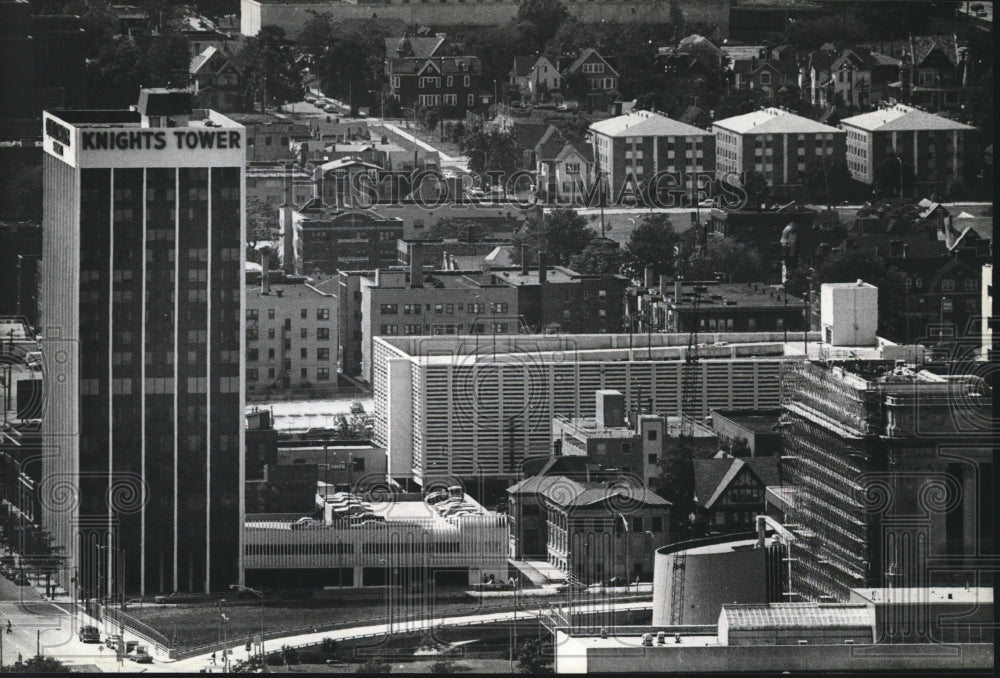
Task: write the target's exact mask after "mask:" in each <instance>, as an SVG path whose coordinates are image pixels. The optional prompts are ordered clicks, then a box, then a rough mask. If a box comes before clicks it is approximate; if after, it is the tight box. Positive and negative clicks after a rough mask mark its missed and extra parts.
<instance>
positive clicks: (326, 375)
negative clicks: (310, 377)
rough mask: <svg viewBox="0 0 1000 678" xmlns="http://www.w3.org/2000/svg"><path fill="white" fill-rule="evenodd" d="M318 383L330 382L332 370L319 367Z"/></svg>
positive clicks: (317, 371) (317, 372)
mask: <svg viewBox="0 0 1000 678" xmlns="http://www.w3.org/2000/svg"><path fill="white" fill-rule="evenodd" d="M316 381H330V368H329V367H317V368H316Z"/></svg>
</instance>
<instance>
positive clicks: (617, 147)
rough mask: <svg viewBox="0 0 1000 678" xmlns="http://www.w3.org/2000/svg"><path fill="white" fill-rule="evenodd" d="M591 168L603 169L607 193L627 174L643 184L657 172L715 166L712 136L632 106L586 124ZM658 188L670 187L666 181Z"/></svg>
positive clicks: (614, 190)
mask: <svg viewBox="0 0 1000 678" xmlns="http://www.w3.org/2000/svg"><path fill="white" fill-rule="evenodd" d="M590 131H591V136H592V143H593V148H594V171H595V173H600V172H605V173H607V182H608V184H607V189H608V191H609V192H610V194H611V199H614V198H615V197H616V196H618V195H619V194H620V193H621V191H622V188H623V186H624V184H625V182H626V180H627V179H628V177H632V178H633V179H634V180H635V181H636V182H637V183H638V184H640V185H644V184H645V183H646V182H649V181H650V180H651V179H652V177H654V176H655V175H656V174H657V172H682V173H685V174H688V173H691V172H696V171H706V172H712V171H714V170H715V156H716V153H715V144H716V139H715V136H714V135H713V134H712V133H711V132H708V131H706V130H703V129H701V128H698V127H694V126H693V125H688V124H686V123H683V122H679V121H677V120H672V119H671V118H668V117H666V116H665V115H660V114H659V113H653V112H651V111H634V112H632V113H628V114H626V115H620V116H618V117H615V118H609V119H607V120H601V121H600V122H595V123H594V124H592V125H591V126H590ZM661 186H662V188H663V189H664V190H666V189H667V188H672V187H673V186H668V185H667V184H666V182H664V183H663V184H661Z"/></svg>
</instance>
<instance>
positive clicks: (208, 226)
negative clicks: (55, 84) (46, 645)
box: [41, 89, 246, 597]
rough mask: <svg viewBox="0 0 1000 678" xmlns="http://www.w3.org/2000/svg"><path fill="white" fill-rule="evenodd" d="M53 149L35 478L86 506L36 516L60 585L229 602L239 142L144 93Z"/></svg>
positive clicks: (75, 125)
mask: <svg viewBox="0 0 1000 678" xmlns="http://www.w3.org/2000/svg"><path fill="white" fill-rule="evenodd" d="M44 132H45V137H44V148H45V155H44V165H43V171H44V175H43V178H44V195H43V200H44V209H45V217H44V223H43V229H44V232H45V233H47V234H49V235H48V236H47V237H46V238H45V239H44V243H43V256H42V260H43V262H44V270H43V274H42V280H43V283H42V300H41V314H42V325H43V327H44V328H45V329H44V332H43V342H42V350H43V352H44V361H43V364H44V370H43V374H44V390H45V399H46V405H47V409H46V412H45V417H44V424H43V433H44V436H45V439H46V440H48V441H50V443H51V445H52V446H53V449H52V452H51V454H46V455H45V456H44V457H43V461H42V464H43V472H44V473H43V475H44V476H45V477H46V478H48V479H50V480H49V482H52V483H55V485H53V486H52V491H53V492H55V491H57V490H56V489H55V488H56V487H58V486H61V484H66V485H67V486H70V485H71V486H72V487H73V488H74V490H75V492H76V495H75V496H76V497H77V501H76V502H74V503H73V504H72V505H70V506H66V505H61V504H52V503H51V502H48V503H47V505H46V502H43V514H42V524H43V526H44V528H45V529H47V530H48V531H50V532H51V533H52V535H53V536H54V538H55V542H54V543H55V544H56V545H58V546H62V547H64V548H65V553H66V554H67V556H69V563H68V567H67V568H66V569H64V570H61V571H60V572H59V574H58V575H57V578H58V579H59V581H60V584H61V585H62V586H64V587H66V588H67V589H69V590H72V589H73V587H74V582H73V581H71V578H72V577H74V572H76V573H77V574H76V579H75V585H76V586H78V587H79V590H81V595H84V596H86V597H99V596H101V595H107V594H108V592H110V591H129V592H140V593H150V592H157V591H160V592H170V591H178V590H180V591H212V590H220V589H225V588H226V587H227V586H229V585H230V584H232V583H234V582H237V581H239V579H240V576H241V559H242V548H241V542H240V523H241V513H242V507H241V503H240V496H241V495H240V493H241V487H242V483H243V440H244V438H243V430H244V424H243V400H244V383H243V379H244V374H243V354H244V351H243V349H244V344H243V314H244V298H243V267H244V254H243V253H244V251H245V247H246V243H245V238H244V223H243V222H244V213H243V202H244V196H243V167H244V163H245V148H244V142H245V135H244V129H243V127H241V126H240V125H238V124H236V123H235V122H233V121H232V120H230V119H229V118H227V117H225V116H222V115H220V114H218V113H215V112H214V111H210V110H208V111H206V110H192V108H191V105H190V93H188V92H183V91H172V90H146V89H144V90H142V91H141V92H140V97H139V104H138V107H137V109H136V110H134V111H132V110H129V111H58V112H46V113H45V115H44ZM42 491H46V490H42ZM98 547H101V548H98ZM126 549H127V551H128V558H127V561H126V559H125V555H124V552H125V550H126Z"/></svg>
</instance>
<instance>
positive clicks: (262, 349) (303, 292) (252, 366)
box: [246, 272, 339, 396]
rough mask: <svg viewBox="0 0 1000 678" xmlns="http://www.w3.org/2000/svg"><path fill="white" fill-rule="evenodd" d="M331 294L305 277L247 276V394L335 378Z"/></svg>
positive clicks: (319, 384) (332, 382) (314, 385)
mask: <svg viewBox="0 0 1000 678" xmlns="http://www.w3.org/2000/svg"><path fill="white" fill-rule="evenodd" d="M338 319H339V315H338V313H337V297H336V296H335V295H333V294H330V293H328V292H324V291H322V290H320V289H318V288H317V287H315V286H313V285H311V284H310V283H309V282H308V280H307V279H306V278H302V277H294V276H283V275H281V274H276V272H275V273H272V274H271V275H269V276H267V277H266V278H265V277H264V276H263V274H261V275H251V276H248V280H247V306H246V323H247V329H246V341H247V344H246V345H247V350H246V365H247V368H246V377H247V382H246V383H247V394H248V395H250V396H252V395H255V394H263V393H267V392H274V391H278V390H289V389H309V390H311V391H313V392H317V393H318V392H320V391H321V390H322V389H323V387H324V386H336V383H337V335H338V332H337V321H338Z"/></svg>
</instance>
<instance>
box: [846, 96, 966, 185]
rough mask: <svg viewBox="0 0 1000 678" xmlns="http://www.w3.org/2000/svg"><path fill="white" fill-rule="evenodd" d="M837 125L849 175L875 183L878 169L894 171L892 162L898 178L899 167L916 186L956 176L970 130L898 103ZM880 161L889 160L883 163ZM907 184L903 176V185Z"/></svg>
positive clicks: (960, 171)
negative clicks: (843, 138) (841, 131)
mask: <svg viewBox="0 0 1000 678" xmlns="http://www.w3.org/2000/svg"><path fill="white" fill-rule="evenodd" d="M840 125H841V127H843V128H844V130H845V131H846V133H847V140H846V154H847V169H848V170H850V172H851V177H852V178H854V179H855V180H857V181H860V182H861V183H864V184H869V185H871V184H875V183H877V182H878V181H879V172H880V171H884V172H893V173H894V172H895V170H896V169H897V167H896V166H895V165H896V163H897V162H898V163H899V164H900V166H899V167H898V169H899V172H900V176H901V177H902V175H903V173H904V172H905V173H907V174H909V175H911V176H914V177H916V183H917V186H918V187H919V186H926V187H928V188H936V189H937V190H941V189H944V188H947V184H948V183H950V182H953V181H956V180H959V179H961V178H962V175H963V168H964V167H965V161H966V157H967V153H968V148H969V146H970V141H971V135H972V134H973V133H974V132H975V128H973V127H970V126H969V125H965V124H962V123H960V122H956V121H955V120H950V119H948V118H944V117H942V116H940V115H934V114H933V113H927V112H926V111H922V110H920V109H918V108H913V107H912V106H906V105H904V104H895V105H892V106H885V107H883V108H880V109H879V110H877V111H872V112H870V113H862V114H860V115H855V116H852V117H850V118H844V119H843V120H841V121H840ZM893 158H897V159H898V161H894V160H893ZM886 163H891V164H889V165H888V167H887V168H885V167H884V166H885V165H886ZM892 176H895V174H893V175H892ZM901 181H903V180H902V179H901ZM887 183H891V182H887ZM908 183H909V178H906V179H905V181H903V185H904V186H905V185H906V184H908Z"/></svg>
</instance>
